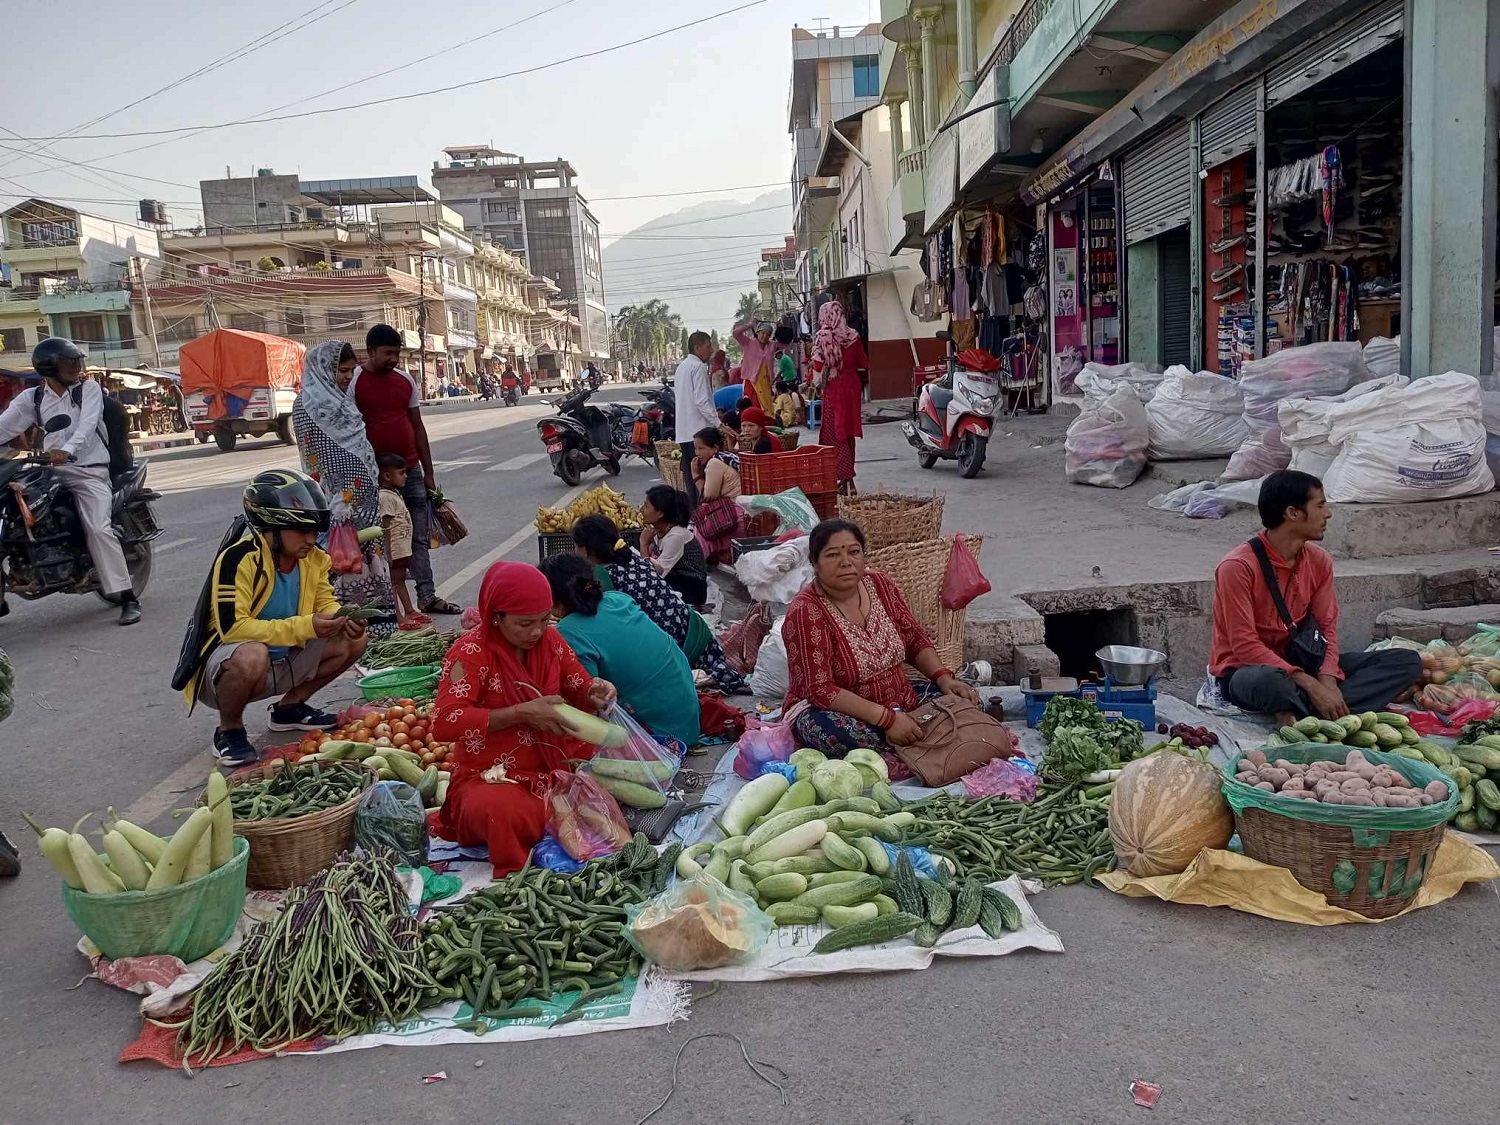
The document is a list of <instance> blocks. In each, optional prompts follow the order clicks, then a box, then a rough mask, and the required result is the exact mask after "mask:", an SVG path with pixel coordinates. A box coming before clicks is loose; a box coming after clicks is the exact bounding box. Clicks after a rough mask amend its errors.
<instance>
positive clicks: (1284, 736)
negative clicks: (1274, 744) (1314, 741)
mask: <svg viewBox="0 0 1500 1125" xmlns="http://www.w3.org/2000/svg"><path fill="white" fill-rule="evenodd" d="M1316 733H1317V732H1316V731H1309V732H1308V733H1307V734H1303V733H1302V732H1301V731H1300V730H1298V729H1297V728H1296V727H1282V728H1281V729H1280V730H1278V731H1277V732H1276V734H1277V735H1278V736H1279V737H1280V738H1281V741H1282V742H1284V743H1286V744H1287V745H1288V746H1295V745H1297V743H1299V742H1306V741H1307V740H1308V739H1309V738H1310V737H1312V735H1314V734H1316Z"/></svg>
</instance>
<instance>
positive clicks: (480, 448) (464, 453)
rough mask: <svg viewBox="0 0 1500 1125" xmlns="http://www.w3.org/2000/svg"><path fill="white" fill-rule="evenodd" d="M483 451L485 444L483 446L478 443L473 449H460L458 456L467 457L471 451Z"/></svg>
mask: <svg viewBox="0 0 1500 1125" xmlns="http://www.w3.org/2000/svg"><path fill="white" fill-rule="evenodd" d="M483 452H484V446H482V445H476V446H475V447H474V448H473V449H461V450H459V451H458V456H460V457H467V456H468V455H469V454H471V453H483Z"/></svg>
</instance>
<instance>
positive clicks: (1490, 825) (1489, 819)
mask: <svg viewBox="0 0 1500 1125" xmlns="http://www.w3.org/2000/svg"><path fill="white" fill-rule="evenodd" d="M1474 815H1475V816H1476V817H1477V818H1478V820H1479V827H1480V828H1483V829H1484V830H1485V831H1486V832H1493V831H1494V830H1495V828H1496V827H1497V826H1500V813H1497V812H1496V811H1495V810H1494V809H1492V808H1490V807H1489V806H1488V805H1480V804H1476V805H1475V806H1474Z"/></svg>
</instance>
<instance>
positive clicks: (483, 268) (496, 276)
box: [473, 236, 536, 374]
mask: <svg viewBox="0 0 1500 1125" xmlns="http://www.w3.org/2000/svg"><path fill="white" fill-rule="evenodd" d="M473 267H474V289H475V292H477V293H478V294H479V327H478V336H479V353H480V362H481V367H480V368H479V370H481V371H487V372H490V373H491V374H498V373H499V370H500V367H501V365H502V364H508V365H509V366H511V367H512V368H517V369H518V368H520V367H521V366H523V365H524V364H525V362H526V360H527V359H529V358H530V357H531V356H532V355H534V354H535V351H536V349H535V347H534V346H533V345H532V343H531V338H530V335H529V333H528V329H529V327H530V320H531V305H530V304H529V303H528V302H527V300H526V279H527V277H528V276H529V271H528V270H527V269H526V263H525V261H524V260H523V259H522V258H521V256H520V255H518V254H515V253H512V252H511V251H510V250H509V249H508V248H507V247H506V246H505V244H504V243H502V242H497V241H494V240H493V239H491V238H490V237H488V236H478V237H476V238H475V239H474V260H473Z"/></svg>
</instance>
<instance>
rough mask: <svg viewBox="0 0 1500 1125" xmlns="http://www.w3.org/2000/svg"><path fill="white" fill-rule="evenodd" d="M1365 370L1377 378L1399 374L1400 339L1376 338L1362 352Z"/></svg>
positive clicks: (1391, 337) (1398, 337)
mask: <svg viewBox="0 0 1500 1125" xmlns="http://www.w3.org/2000/svg"><path fill="white" fill-rule="evenodd" d="M1364 361H1365V369H1366V370H1367V371H1369V373H1370V374H1371V375H1374V376H1375V377H1377V378H1380V377H1381V376H1385V375H1398V374H1400V372H1401V337H1400V336H1390V337H1387V336H1376V337H1375V338H1374V339H1372V340H1371V341H1370V342H1369V343H1368V344H1366V345H1365V350H1364Z"/></svg>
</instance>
